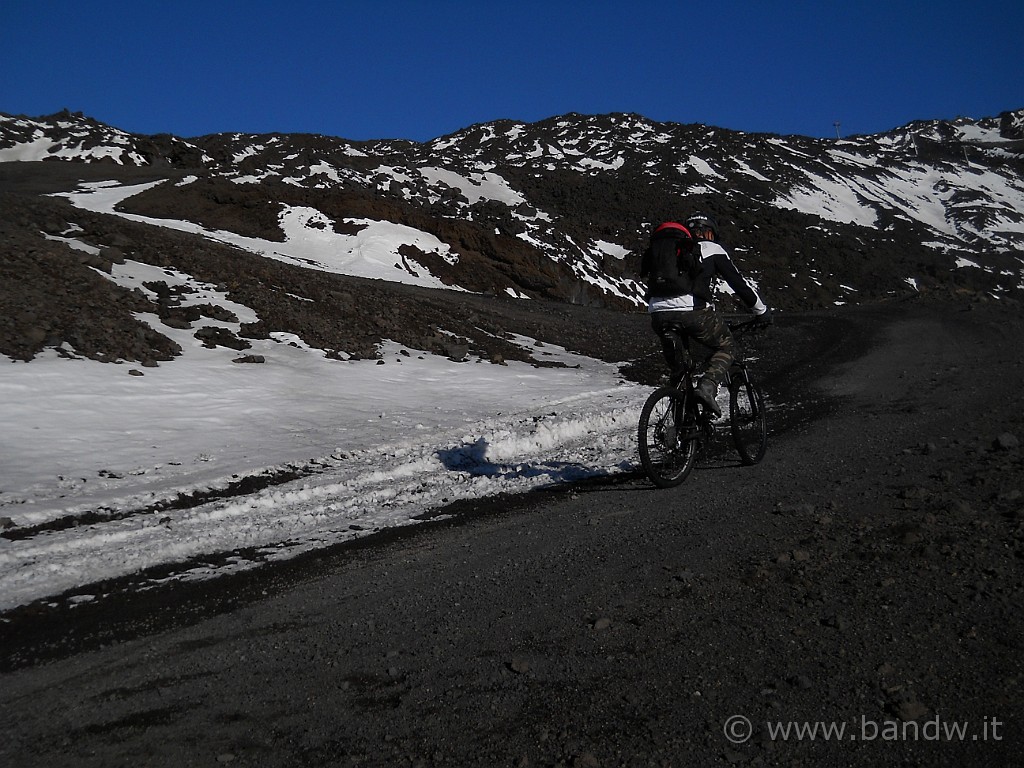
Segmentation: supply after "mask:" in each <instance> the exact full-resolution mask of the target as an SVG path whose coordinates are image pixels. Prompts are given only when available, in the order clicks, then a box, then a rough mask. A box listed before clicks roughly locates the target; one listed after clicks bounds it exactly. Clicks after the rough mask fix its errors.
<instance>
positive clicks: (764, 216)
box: [0, 111, 1024, 306]
mask: <svg viewBox="0 0 1024 768" xmlns="http://www.w3.org/2000/svg"><path fill="white" fill-rule="evenodd" d="M1022 116H1024V111H1017V112H1008V113H1005V114H1003V115H1001V116H999V117H995V118H983V119H979V120H970V119H966V118H964V119H960V120H957V121H952V122H943V121H930V122H917V123H912V124H910V125H908V126H905V127H902V128H898V129H895V130H893V131H890V132H887V133H884V134H879V135H873V136H854V137H848V138H845V139H842V140H822V139H811V138H806V137H799V136H776V135H763V134H744V133H740V132H735V131H728V130H725V129H721V128H714V127H708V126H703V125H680V124H674V123H657V122H653V121H650V120H647V119H645V118H643V117H641V116H638V115H630V114H611V115H577V114H570V115H564V116H561V117H557V118H551V119H549V120H545V121H541V122H538V123H520V122H513V121H496V122H493V123H486V124H481V125H475V126H471V127H468V128H466V129H464V130H462V131H459V132H457V133H455V134H452V135H450V136H444V137H440V138H438V139H435V140H433V141H431V142H427V143H416V142H409V141H393V140H389V141H377V142H351V141H347V140H345V139H341V138H335V137H327V136H319V135H305V134H303V135H294V134H288V135H283V134H282V135H278V134H274V135H251V134H217V135H214V136H206V137H200V138H193V139H189V140H187V141H186V140H182V139H177V138H174V137H169V136H156V137H147V136H132V135H130V134H126V133H123V132H121V131H118V130H116V129H113V128H110V127H107V126H104V125H101V124H99V123H96V122H94V121H92V120H89V119H88V118H85V117H82V116H80V115H70V114H67V113H62V114H61V115H56V116H52V117H49V118H36V119H31V118H24V117H12V116H0V160H6V161H26V160H42V159H59V160H66V161H77V162H89V163H93V162H107V163H111V164H112V165H117V164H120V165H123V166H128V165H131V166H145V167H150V168H152V169H153V170H154V171H155V172H157V173H162V174H164V175H165V176H166V177H167V178H168V179H172V180H169V181H168V182H166V183H165V184H164V188H163V189H161V190H159V191H158V192H156V191H155V192H152V193H150V194H149V196H148V198H147V199H146V200H145V201H144V200H143V198H142V197H140V198H139V200H137V201H135V202H128V203H127V204H126V205H125V206H123V209H124V210H128V211H135V212H137V213H149V214H150V218H151V220H152V219H156V218H164V219H169V220H175V221H177V220H181V219H185V220H188V221H190V222H192V223H193V224H199V225H203V226H204V228H205V229H206V230H231V231H232V232H234V234H236V235H242V236H244V235H248V234H249V233H248V232H241V231H238V229H239V227H237V226H234V227H233V226H232V225H228V226H224V225H223V224H224V222H225V221H232V220H234V219H237V218H238V209H239V208H240V207H244V206H249V207H253V206H255V205H256V201H260V202H262V203H264V204H265V205H266V206H269V208H271V209H273V210H274V211H275V212H276V216H277V217H278V219H279V227H280V229H281V230H282V234H281V235H280V236H279V237H278V238H277V239H283V240H284V241H285V242H293V241H294V240H295V238H296V236H298V237H300V238H301V239H303V240H305V241H306V242H311V241H313V240H316V239H317V238H318V237H319V239H320V240H321V245H322V251H321V253H324V252H326V251H327V250H330V251H332V252H341V253H343V254H344V253H350V251H351V249H352V248H362V249H365V248H367V247H368V246H367V244H368V243H372V244H373V245H371V246H369V247H370V250H371V251H372V250H373V247H375V246H377V245H380V246H382V247H384V248H385V249H390V250H385V251H383V252H380V251H378V252H377V255H374V256H371V257H370V258H371V261H374V262H375V263H376V262H381V263H386V264H387V268H386V269H385V270H384V271H383V272H381V273H380V276H381V277H384V278H385V279H393V280H399V281H407V282H413V283H418V284H424V285H429V284H433V285H447V286H450V287H454V286H461V287H463V288H466V289H468V290H473V291H477V292H479V291H481V290H482V286H483V285H484V284H487V285H488V289H497V290H500V291H504V292H507V293H510V294H511V295H522V296H545V297H550V298H557V299H560V300H565V301H573V302H586V303H594V302H601V303H608V302H610V303H611V304H613V305H615V304H618V305H619V306H628V305H630V304H634V305H635V304H637V303H639V301H640V296H641V290H640V288H639V286H638V285H637V283H636V280H635V263H634V259H632V258H631V257H633V256H635V254H636V253H637V251H638V249H639V248H640V247H641V246H642V243H643V237H644V235H645V233H646V231H647V228H648V227H649V225H650V224H651V223H652V222H653V221H655V220H656V219H660V218H678V217H681V216H684V215H685V214H686V213H687V212H688V211H691V210H693V209H696V208H700V209H710V210H712V211H713V212H714V213H716V214H717V215H718V216H719V218H720V219H721V220H722V221H721V223H722V225H723V230H724V234H725V237H726V240H727V241H728V242H729V243H730V244H731V245H732V246H734V248H735V250H736V255H737V256H738V257H739V258H740V259H741V260H742V261H743V262H744V266H745V267H746V268H747V270H748V271H749V272H750V273H751V275H752V276H753V277H754V279H757V280H764V282H765V285H766V286H767V287H768V288H769V289H776V290H778V289H783V288H785V289H789V290H787V294H788V298H787V300H788V301H793V302H794V303H795V304H796V305H804V306H807V305H811V306H813V305H827V304H828V303H831V302H858V301H865V300H871V299H875V298H878V297H881V296H887V295H894V294H898V293H900V292H903V291H907V290H913V289H918V290H922V289H930V288H936V287H938V288H943V289H949V288H960V287H963V285H964V284H965V283H966V284H967V286H968V287H969V288H970V289H971V290H983V291H988V292H993V293H996V294H1005V293H1007V292H1015V291H1017V290H1019V288H1020V287H1021V285H1022V284H1024V279H1022V277H1021V269H1022V263H1021V259H1020V254H1021V252H1022V250H1024V173H1022V169H1024V136H1022V128H1021V124H1022V121H1024V117H1022ZM172 171H178V173H177V175H175V174H174V173H172ZM185 171H187V172H188V175H185V176H183V175H182V173H183V172H185ZM114 175H116V174H112V177H113V176H114ZM224 184H229V185H230V186H232V187H234V188H235V189H236V191H235V192H230V191H225V188H224V186H223V185H224ZM211 200H212V201H213V203H214V204H211ZM228 209H233V210H232V213H231V216H227V215H226V214H227V212H228ZM303 217H304V218H303ZM300 219H302V220H303V221H305V222H306V224H305V225H302V226H304V228H305V231H304V232H303V233H301V234H297V232H296V229H295V227H296V226H297V225H296V222H297V221H298V220H300ZM395 225H397V226H399V227H403V228H406V229H403V230H402V231H403V232H404V233H405V234H404V236H402V237H397V238H396V237H394V235H395V234H396V231H395V229H394V227H395ZM172 226H177V225H172ZM314 230H318V231H319V233H320V235H317V233H316V231H314ZM332 230H333V231H334V232H336V233H338V234H339V235H340V236H342V239H341V240H335V239H334V238H333V236H332V235H331V232H332ZM382 231H384V232H387V233H388V234H386V235H385V236H383V237H382V236H381V235H380V233H381V232H382ZM345 238H348V239H345ZM271 239H274V238H271ZM402 246H406V248H405V249H402ZM419 252H422V253H423V254H424V256H423V257H422V258H418V255H419ZM509 254H514V255H513V256H509ZM283 255H287V254H283ZM471 255H472V256H473V257H479V258H470V256H471ZM872 255H877V257H878V260H879V262H881V263H883V264H885V267H884V268H883V269H882V270H881V271H880V270H879V269H877V268H875V266H872V265H866V264H864V263H862V262H863V261H864V257H867V258H871V256H872ZM314 260H315V261H317V262H320V263H326V261H327V260H328V259H327V258H326V256H323V255H321V257H314ZM503 260H510V261H511V264H512V265H513V266H512V268H510V269H505V270H504V271H503V272H502V270H501V269H500V264H501V263H502V261H503ZM496 265H497V266H496ZM538 265H547V266H546V267H543V269H545V270H547V274H546V275H545V279H543V280H538V279H536V270H537V269H539V268H540V267H539V266H538ZM965 265H969V266H966V267H965ZM336 268H338V269H341V270H350V273H351V274H367V269H368V267H367V264H366V261H365V259H364V258H363V257H361V256H359V255H355V256H353V257H352V258H344V257H343V258H340V259H336ZM373 269H374V270H376V269H377V268H376V267H374V268H373ZM965 270H966V271H965ZM499 272H500V273H501V274H499ZM973 272H977V273H978V274H976V275H975V274H973Z"/></svg>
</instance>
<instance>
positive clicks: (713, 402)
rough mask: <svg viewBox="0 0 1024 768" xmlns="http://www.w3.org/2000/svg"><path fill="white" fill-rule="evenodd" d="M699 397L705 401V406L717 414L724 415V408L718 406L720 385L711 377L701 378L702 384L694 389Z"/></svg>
mask: <svg viewBox="0 0 1024 768" xmlns="http://www.w3.org/2000/svg"><path fill="white" fill-rule="evenodd" d="M694 391H695V392H696V393H697V399H698V400H700V401H701V402H702V403H704V405H705V407H707V408H709V409H711V412H712V413H713V414H715V416H721V415H722V409H721V408H719V407H718V385H717V384H715V382H713V381H711V380H710V379H701V380H700V384H698V385H697V388H696V389H695V390H694Z"/></svg>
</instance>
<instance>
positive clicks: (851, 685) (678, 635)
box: [0, 303, 1024, 768]
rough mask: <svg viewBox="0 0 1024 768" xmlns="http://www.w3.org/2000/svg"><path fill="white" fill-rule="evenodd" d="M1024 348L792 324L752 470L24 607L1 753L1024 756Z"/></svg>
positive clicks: (541, 760)
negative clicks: (110, 596)
mask: <svg viewBox="0 0 1024 768" xmlns="http://www.w3.org/2000/svg"><path fill="white" fill-rule="evenodd" d="M1022 329H1024V322H1022V318H1021V315H1020V311H1019V308H1015V307H1005V306H1000V305H994V304H974V305H959V304H936V305H924V304H918V303H907V304H902V305H898V306H890V307H883V308H874V309H849V310H843V311H841V312H837V313H834V314H831V315H824V314H823V315H815V316H808V317H802V318H799V319H794V320H793V321H792V323H791V324H790V325H789V326H788V327H787V326H786V325H784V324H783V323H780V327H779V328H778V329H777V331H776V332H775V333H774V334H773V336H772V338H771V340H770V341H768V342H766V344H765V348H764V350H763V362H761V363H759V366H760V369H761V370H762V372H763V374H764V377H765V378H766V380H767V383H768V390H769V392H770V394H771V396H772V400H773V403H774V406H775V415H776V424H777V425H780V431H779V432H778V433H777V434H776V435H774V437H773V443H772V445H771V447H770V452H769V455H768V457H767V458H766V460H765V462H764V463H762V464H761V465H759V466H757V467H753V468H740V467H738V466H737V465H736V464H735V462H732V461H730V460H728V459H725V458H721V457H719V458H714V459H712V460H710V461H708V462H706V463H705V464H704V465H702V466H701V467H699V468H698V470H697V471H695V473H694V474H693V476H692V477H691V478H690V479H689V480H687V482H686V483H685V484H684V485H683V486H682V487H680V488H678V489H674V490H671V491H657V490H654V489H652V488H651V487H650V485H649V484H647V483H645V482H644V481H643V480H642V479H641V478H624V479H619V480H616V481H614V482H603V483H596V484H592V485H586V486H579V487H576V488H573V489H562V490H559V491H552V492H545V493H537V494H532V495H530V496H526V497H522V498H517V499H507V500H502V501H501V502H500V503H498V502H496V503H494V504H490V503H483V504H477V505H476V507H477V508H476V509H467V511H466V514H465V515H464V516H463V517H462V518H460V519H459V520H458V521H457V522H449V523H443V524H437V525H435V526H431V527H424V528H421V529H419V530H416V531H412V532H407V533H403V534H402V535H399V536H395V537H392V538H386V539H382V540H380V541H379V542H378V543H377V544H376V545H374V546H369V547H364V548H360V549H351V548H346V549H342V550H339V551H336V552H333V553H329V554H327V555H324V556H321V557H319V558H316V559H309V560H305V561H303V562H301V563H298V564H293V565H291V566H288V567H285V568H280V569H276V570H267V571H264V572H260V573H257V574H254V575H249V576H246V577H244V578H237V579H232V580H230V581H224V582H222V583H219V584H218V585H217V586H215V587H211V586H203V587H192V588H179V589H175V590H167V591H164V592H161V593H157V594H153V595H148V596H136V597H135V598H130V599H129V598H126V599H125V601H124V603H123V604H119V605H116V606H111V605H107V606H95V607H87V606H84V607H83V608H79V609H74V610H69V611H67V612H66V613H64V614H62V615H60V616H58V617H56V618H55V617H53V616H50V617H47V616H45V615H38V616H19V617H18V620H17V621H16V622H14V623H13V624H9V625H8V626H7V627H6V628H5V629H4V634H3V637H4V639H5V644H6V645H7V647H6V649H5V653H4V661H5V664H6V665H7V666H11V664H12V659H14V660H16V662H17V663H16V666H21V668H20V669H17V670H15V671H9V672H7V673H5V674H4V675H3V677H2V678H0V682H2V685H0V691H2V692H0V707H2V710H3V712H4V720H5V728H4V730H5V736H6V737H5V739H4V741H3V742H2V744H0V763H2V764H5V765H11V766H34V765H40V766H42V765H46V766H48V767H49V768H54V767H55V766H65V765H67V766H94V765H95V766H111V765H133V766H135V765H161V766H162V765H167V766H184V765H216V764H221V765H223V764H228V765H260V766H297V765H300V766H301V765H309V766H321V765H323V766H327V765H341V766H347V765H380V766H390V765H425V766H429V765H456V766H471V765H472V766H475V765H510V766H519V765H522V766H527V765H529V766H548V765H577V766H618V765H636V766H647V765H676V766H682V765H716V764H731V763H739V764H744V763H749V764H753V765H893V766H895V765H922V766H923V765H929V766H931V765H957V766H964V765H987V766H992V765H1011V764H1016V762H1017V758H1018V756H1019V753H1020V750H1021V748H1022V747H1024V740H1022V735H1024V690H1022V687H1024V676H1022V666H1024V663H1022V650H1024V645H1022V641H1024V632H1022V630H1024V616H1022V613H1021V605H1022V604H1024V578H1022V573H1024V571H1022V566H1024V497H1022V492H1024V487H1022V486H1024V479H1022V478H1024V471H1022V470H1024V467H1022V453H1021V449H1020V446H1019V439H1020V438H1022V437H1024V426H1022V418H1024V416H1022V414H1024V396H1022V394H1021V386H1020V385H1021V382H1022V381H1024V376H1022V368H1021V359H1022V355H1021V352H1022V351H1024V341H1022V338H1024V337H1022ZM471 506H472V505H471ZM12 630H13V631H12ZM101 643H102V644H103V645H102V647H100V644H101ZM33 648H37V649H38V656H39V657H40V659H41V660H40V661H39V662H38V663H34V662H32V657H33ZM744 718H745V719H744ZM787 722H795V723H800V724H803V723H807V724H808V725H812V724H813V723H815V722H817V723H822V724H824V725H828V726H831V727H833V728H837V729H838V728H843V729H844V730H843V732H842V738H841V739H840V738H838V733H837V732H836V731H833V732H832V739H831V740H828V739H826V738H825V733H824V731H819V732H818V734H817V739H811V738H810V737H808V736H805V737H804V738H798V737H797V736H796V734H795V732H792V733H791V734H790V737H789V739H788V740H787V739H784V738H783V737H782V736H781V735H780V734H778V733H776V732H774V730H773V729H774V724H775V723H787ZM748 723H749V725H750V732H749V738H746V737H747V736H748V731H747V730H746V728H747V724H748ZM727 727H728V728H730V729H731V730H730V731H729V732H728V733H727V732H726V728H727ZM959 727H964V728H966V731H965V733H964V736H963V739H962V740H961V739H959V738H957V734H956V733H954V732H953V731H952V730H951V729H953V730H955V729H956V728H959ZM730 736H731V737H732V738H731V739H730V738H729V737H730ZM915 736H916V739H915V738H914V737H915ZM932 736H935V738H932Z"/></svg>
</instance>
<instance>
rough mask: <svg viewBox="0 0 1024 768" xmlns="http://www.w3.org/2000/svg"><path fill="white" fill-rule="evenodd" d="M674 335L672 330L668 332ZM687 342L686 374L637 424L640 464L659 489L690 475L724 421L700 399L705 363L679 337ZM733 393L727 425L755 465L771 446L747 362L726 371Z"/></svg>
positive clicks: (657, 394) (735, 326)
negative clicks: (701, 370) (698, 376)
mask: <svg viewBox="0 0 1024 768" xmlns="http://www.w3.org/2000/svg"><path fill="white" fill-rule="evenodd" d="M754 323H756V320H755V321H749V322H744V323H730V325H729V328H730V331H733V330H742V329H743V328H747V327H753V326H754ZM667 332H672V331H667ZM676 336H677V337H678V338H680V339H681V341H682V344H681V345H679V346H677V349H678V350H679V351H680V352H681V353H683V354H682V359H681V360H679V361H678V362H680V363H681V366H680V367H681V371H680V372H679V373H678V374H677V375H675V376H673V378H672V379H671V380H670V382H669V385H668V386H665V387H659V388H658V389H657V390H655V391H654V392H653V393H652V394H651V396H650V397H649V398H648V399H647V402H646V403H644V406H643V408H642V409H641V413H640V422H639V424H638V446H639V451H640V460H641V464H642V465H643V467H644V471H645V472H646V473H647V476H648V477H649V478H650V479H651V480H652V481H653V482H654V483H655V485H657V486H659V487H662V488H667V487H671V486H674V485H678V484H679V483H681V482H682V481H683V480H685V479H686V477H687V475H689V473H690V470H691V469H692V468H693V466H694V464H695V463H696V459H697V456H698V454H700V453H701V452H702V451H703V449H704V446H705V444H706V443H707V441H708V440H710V439H711V438H712V437H713V435H714V434H715V431H716V426H717V424H718V423H721V422H724V421H726V417H724V416H723V417H721V419H719V418H718V417H716V416H715V415H714V413H713V412H712V411H711V410H710V409H709V408H707V407H706V406H705V405H704V403H703V402H701V400H700V398H698V397H697V395H696V384H695V374H696V373H697V371H698V370H699V368H700V363H699V362H698V361H696V360H695V359H694V355H693V353H692V351H691V349H690V344H689V342H690V339H689V338H688V337H687V335H685V334H683V333H678V332H677V333H676ZM723 383H725V384H726V385H727V390H728V392H729V416H728V419H727V421H728V423H729V425H730V429H731V432H732V437H733V442H734V444H735V447H736V450H737V452H738V453H739V455H740V459H741V462H742V463H743V464H756V463H758V462H759V461H760V460H761V459H762V458H763V456H764V453H765V448H766V445H767V423H766V417H765V406H764V396H763V394H762V392H761V390H760V387H759V386H758V385H757V384H756V383H755V382H754V381H753V380H752V377H751V376H750V372H749V370H748V368H747V366H746V363H745V362H743V361H742V360H736V361H734V362H733V364H732V365H731V366H730V368H729V371H728V372H727V378H726V380H725V382H723Z"/></svg>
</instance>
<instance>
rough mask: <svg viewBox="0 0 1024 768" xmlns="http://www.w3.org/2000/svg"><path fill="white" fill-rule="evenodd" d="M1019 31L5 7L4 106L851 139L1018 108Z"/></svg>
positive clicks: (912, 9) (501, 8) (805, 7)
mask: <svg viewBox="0 0 1024 768" xmlns="http://www.w3.org/2000/svg"><path fill="white" fill-rule="evenodd" d="M1022 41H1024V3H1021V2H1020V1H1019V0H998V1H996V2H984V1H982V2H975V3H967V2H954V1H953V0H932V2H921V1H919V0H907V1H905V2H897V3H893V2H884V3H883V2H865V3H855V4H854V3H821V2H787V3H784V4H774V3H763V2H754V1H753V0H749V1H747V2H717V3H711V2H679V1H677V2H668V1H667V0H635V1H634V2H610V1H609V0H591V2H582V1H581V0H521V1H520V2H518V3H515V4H511V5H509V4H492V3H481V2H479V1H478V0H432V1H431V2H427V1H425V0H391V1H390V2H380V0H349V1H346V0H336V1H335V2H327V0H316V1H310V2H302V1H301V0H300V1H299V2H295V3H291V4H284V3H279V2H269V1H267V0H249V2H239V1H238V0H227V1H225V2H212V3H211V2H203V3H200V2H197V1H196V0H179V2H176V3H173V4H172V3H137V2H126V1H125V0H96V1H95V2H91V3H81V2H77V1H75V0H6V2H5V3H4V5H3V9H2V10H0V71H3V73H4V75H3V77H2V78H0V112H7V113H9V114H25V115H29V116H40V115H46V114H52V113H55V112H58V111H60V110H61V109H65V108H67V109H70V110H72V111H81V112H83V113H85V114H86V115H89V116H90V117H94V118H96V119H97V120H100V121H101V122H104V123H108V124H110V125H113V126H115V127H118V128H121V129H123V130H126V131H129V132H132V133H142V134H154V133H172V134H174V135H177V136H181V137H184V138H187V137H194V136H200V135H205V134H211V133H223V132H244V133H270V132H279V133H320V134H326V135H331V136H337V137H341V138H346V139H351V140H368V139H383V138H399V139H411V140H414V141H428V140H430V139H433V138H437V137H439V136H443V135H446V134H449V133H453V132H455V131H458V130H461V129H463V128H466V127H468V126H470V125H473V124H476V123H482V122H491V121H495V120H501V119H513V120H520V121H524V122H536V121H538V120H543V119H545V118H548V117H552V116H555V115H561V114H566V113H569V112H579V113H583V114H605V113H610V112H632V113H637V114H640V115H643V116H644V117H647V118H649V119H652V120H656V121H660V122H676V123H704V124H707V125H713V126H717V127H722V128H728V129H732V130H738V131H746V132H763V133H779V134H801V135H806V136H814V137H829V136H835V135H836V134H837V133H839V134H841V135H843V136H847V135H851V134H866V133H879V132H882V131H886V130H889V129H892V128H896V127H899V126H901V125H905V124H906V123H908V122H911V121H913V120H928V119H953V118H956V117H958V116H965V117H973V118H981V117H994V116H996V115H998V114H999V113H1001V112H1004V111H1008V110H1014V109H1019V108H1021V107H1024V56H1022V55H1021V53H1020V48H1021V43H1022ZM836 123H839V125H838V126H837V125H836Z"/></svg>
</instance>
